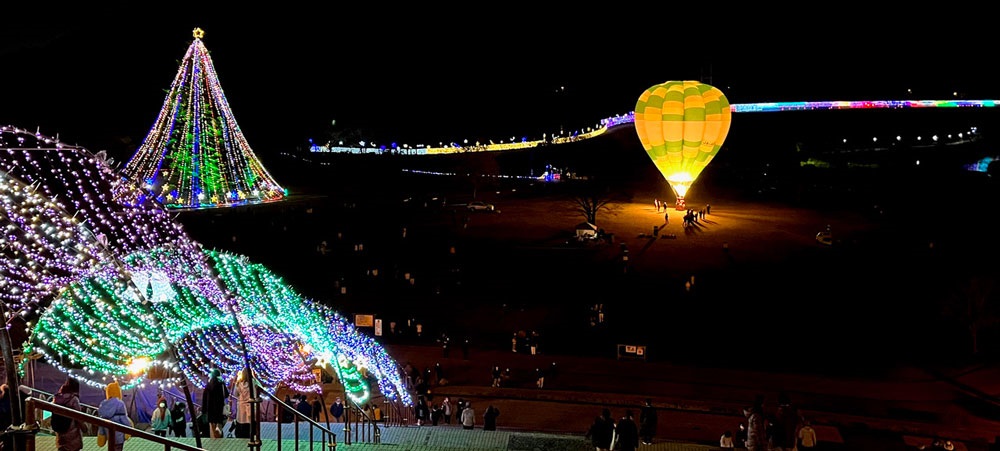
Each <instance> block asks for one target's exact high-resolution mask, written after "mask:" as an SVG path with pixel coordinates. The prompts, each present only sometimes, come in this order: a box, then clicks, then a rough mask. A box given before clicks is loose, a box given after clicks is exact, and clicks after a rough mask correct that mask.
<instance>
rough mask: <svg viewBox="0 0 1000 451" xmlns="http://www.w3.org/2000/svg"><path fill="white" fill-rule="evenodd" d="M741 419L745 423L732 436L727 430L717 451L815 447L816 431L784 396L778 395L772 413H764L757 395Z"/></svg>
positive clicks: (788, 398) (760, 450)
mask: <svg viewBox="0 0 1000 451" xmlns="http://www.w3.org/2000/svg"><path fill="white" fill-rule="evenodd" d="M743 415H744V416H745V417H746V420H747V421H746V422H741V423H740V424H739V426H738V429H737V432H736V433H735V434H734V433H733V432H732V431H728V430H727V431H725V432H724V433H723V434H722V436H721V437H719V447H720V448H739V449H746V450H748V451H785V450H792V449H796V450H801V451H808V450H811V449H815V448H816V446H817V444H818V439H817V436H816V430H815V429H813V427H812V425H811V423H810V422H809V420H808V419H806V418H805V417H803V416H802V414H801V413H800V412H799V410H798V408H797V407H795V406H794V405H793V404H792V401H791V398H790V397H789V396H788V395H787V394H786V393H781V394H779V395H778V407H777V409H776V410H775V411H774V412H767V411H765V409H764V396H763V395H758V396H757V397H756V398H755V399H754V402H753V404H752V405H751V406H750V407H747V408H745V409H743Z"/></svg>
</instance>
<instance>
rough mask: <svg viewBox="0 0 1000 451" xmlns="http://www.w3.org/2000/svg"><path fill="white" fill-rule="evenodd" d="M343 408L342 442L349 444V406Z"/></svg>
mask: <svg viewBox="0 0 1000 451" xmlns="http://www.w3.org/2000/svg"><path fill="white" fill-rule="evenodd" d="M346 407H347V408H346V409H344V444H345V445H350V444H351V406H350V405H347V406H346Z"/></svg>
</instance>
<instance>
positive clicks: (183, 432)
mask: <svg viewBox="0 0 1000 451" xmlns="http://www.w3.org/2000/svg"><path fill="white" fill-rule="evenodd" d="M185 407H187V404H184V403H183V402H175V403H174V407H173V408H172V409H170V418H171V419H172V420H173V423H172V424H171V425H170V428H171V429H173V431H174V437H187V416H186V415H185V413H184V408H185Z"/></svg>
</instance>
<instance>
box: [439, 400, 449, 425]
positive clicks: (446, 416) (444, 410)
mask: <svg viewBox="0 0 1000 451" xmlns="http://www.w3.org/2000/svg"><path fill="white" fill-rule="evenodd" d="M441 414H442V415H444V422H445V424H451V400H450V399H448V397H447V396H445V398H444V401H441Z"/></svg>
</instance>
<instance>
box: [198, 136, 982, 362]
mask: <svg viewBox="0 0 1000 451" xmlns="http://www.w3.org/2000/svg"><path fill="white" fill-rule="evenodd" d="M793 122H794V121H793ZM768 133H770V132H768ZM593 141H594V142H583V143H577V144H570V145H566V146H565V147H560V146H555V147H553V148H552V149H543V150H535V151H530V152H528V153H525V152H520V153H519V152H514V153H510V154H502V155H500V154H490V155H455V156H450V157H419V156H418V157H400V156H340V157H337V158H334V159H332V160H330V161H329V163H330V165H329V166H319V165H318V164H316V162H315V161H314V162H313V163H311V164H305V163H302V162H296V161H285V162H282V165H287V166H288V167H287V168H286V167H280V169H279V170H281V171H284V172H287V173H289V174H291V173H292V171H290V170H289V168H291V169H293V170H294V175H293V176H292V175H286V176H284V178H282V177H281V176H280V173H279V172H278V171H275V172H276V173H277V174H279V181H281V180H287V181H288V183H287V185H288V187H289V188H290V191H291V192H292V193H293V194H292V196H291V197H290V198H289V199H288V200H286V201H284V202H279V203H274V204H268V205H260V206H252V207H246V208H237V209H231V210H222V211H211V210H209V211H195V212H184V213H181V215H180V221H181V222H182V223H184V224H185V225H186V227H187V229H188V231H189V232H190V233H191V235H192V236H193V237H194V238H195V239H196V240H198V241H201V242H202V243H204V244H205V245H206V246H209V247H217V248H220V249H226V250H231V251H234V252H239V253H244V254H247V255H248V256H250V257H251V258H252V259H253V260H255V261H258V262H261V263H264V264H266V265H267V266H269V267H270V268H272V269H273V270H275V271H276V272H277V273H279V274H281V275H283V276H284V277H285V278H286V280H287V281H288V282H289V283H290V284H291V285H292V286H293V287H295V288H296V289H298V290H299V291H301V292H302V293H304V294H306V295H307V296H309V297H313V298H316V299H320V300H323V301H325V302H329V303H330V305H332V306H334V308H336V309H337V310H339V311H341V312H342V313H345V314H348V315H349V314H352V313H374V314H375V315H376V316H377V317H380V318H384V319H385V323H386V324H387V325H388V323H389V322H390V321H397V322H398V323H399V324H400V325H402V324H404V323H405V322H406V320H407V319H411V318H412V319H415V320H416V322H419V323H421V324H422V325H423V327H424V331H425V333H424V336H423V337H422V338H421V340H423V341H431V340H433V338H436V337H437V335H438V334H439V333H441V332H447V333H448V334H449V335H451V336H452V337H465V336H469V337H470V339H472V340H475V341H476V342H478V343H479V344H480V345H481V346H497V347H504V346H509V345H510V336H511V334H512V332H514V331H517V330H524V331H526V332H530V331H531V330H536V331H538V332H539V333H540V334H541V336H542V338H541V339H542V340H543V342H544V345H545V346H547V347H548V348H549V349H550V350H553V351H556V352H563V353H575V354H598V355H608V354H611V353H613V352H614V346H613V345H614V344H615V343H620V342H636V343H645V344H648V345H650V358H653V359H663V360H669V361H671V362H675V363H681V362H689V363H695V364H698V363H711V364H721V365H731V366H737V367H749V368H769V369H777V368H785V369H789V370H796V371H810V372H819V373H824V372H828V373H838V374H840V373H848V374H849V373H852V372H859V373H870V372H879V371H888V370H890V369H891V368H892V367H894V366H895V365H897V364H899V363H902V362H906V363H913V362H917V363H943V362H949V361H961V360H963V359H965V357H966V356H967V354H968V352H967V350H968V348H969V346H968V339H967V335H966V334H965V330H964V328H963V325H962V324H961V322H959V321H954V320H953V317H950V316H945V315H944V314H943V312H944V308H943V305H946V304H947V303H946V302H945V300H946V299H949V298H950V297H953V296H954V295H955V294H956V293H960V290H961V287H962V286H964V285H968V283H967V280H968V279H969V277H970V275H971V274H974V273H979V272H984V273H987V274H989V273H991V271H992V269H993V268H992V266H993V264H992V262H993V261H994V260H995V258H994V256H995V254H996V249H995V244H996V243H995V242H994V241H995V240H992V239H988V238H987V237H989V236H991V234H992V230H994V229H993V227H994V225H995V223H994V222H993V221H994V219H993V215H992V213H990V212H991V211H992V210H993V208H994V206H995V204H996V201H995V200H994V199H995V198H996V197H995V196H993V195H992V193H994V192H995V191H996V187H995V186H994V185H993V184H992V182H991V180H990V178H989V177H988V176H987V175H986V174H982V173H968V172H964V171H962V170H961V169H960V168H959V167H958V166H959V165H958V163H957V162H958V161H959V160H960V159H961V158H966V159H968V158H973V157H974V156H976V155H977V154H979V153H982V152H984V148H985V147H988V146H986V145H984V144H983V143H973V144H967V145H964V146H958V147H954V148H942V149H938V151H937V153H934V152H932V151H931V150H926V149H915V148H910V149H903V150H900V149H889V150H887V151H886V152H881V153H880V151H877V150H870V149H868V150H864V151H860V152H855V154H856V155H854V156H850V155H849V156H848V157H846V158H845V157H843V153H837V152H833V151H832V150H830V148H829V147H823V146H821V145H820V144H818V143H817V144H815V145H811V147H810V145H802V146H800V147H805V148H812V149H816V150H815V151H814V152H815V153H814V155H816V156H819V157H822V158H827V159H829V160H831V161H835V162H836V159H838V158H839V159H840V160H842V161H840V164H841V167H833V168H831V169H814V168H809V167H798V166H797V165H795V164H793V163H794V161H792V160H796V159H797V158H799V157H801V156H800V155H794V152H801V150H799V151H794V152H793V154H792V155H791V157H789V156H788V155H783V154H782V153H781V152H780V151H776V152H772V153H769V154H765V155H762V156H761V157H760V158H759V159H756V160H755V159H751V158H747V155H746V154H747V153H748V152H743V153H740V152H739V151H738V150H727V149H725V148H724V149H723V152H729V153H731V154H735V155H736V156H734V157H733V158H731V159H726V158H723V157H719V158H717V159H716V161H715V162H713V165H712V166H710V168H709V170H706V172H705V173H704V174H703V176H702V178H700V179H699V182H698V184H696V185H695V187H694V188H693V190H692V196H689V197H690V198H689V201H692V204H695V203H696V202H697V203H698V204H701V202H702V201H701V200H710V201H711V203H712V204H713V206H715V208H714V209H713V214H712V215H711V216H710V218H709V219H710V220H715V221H718V225H717V226H715V225H711V224H705V227H704V230H703V232H704V233H699V234H697V235H690V234H686V235H683V236H679V237H678V239H677V240H675V241H671V245H670V247H672V248H673V249H678V248H679V249H683V251H682V252H676V251H674V252H671V251H662V252H661V251H658V250H657V249H661V248H663V249H666V248H668V247H667V246H663V245H662V244H663V243H665V242H664V241H662V240H660V241H656V242H655V243H652V242H647V241H645V240H639V239H638V236H639V234H640V233H643V232H646V233H648V231H651V230H650V229H651V226H652V225H654V224H656V223H655V222H654V221H655V220H657V219H658V218H659V220H660V221H662V213H660V214H659V215H661V216H657V214H656V213H653V212H652V210H653V208H652V202H651V200H652V198H653V197H655V196H659V197H661V198H669V199H670V200H671V201H672V197H671V196H670V195H669V194H665V193H668V192H669V191H668V190H669V187H668V186H666V184H665V183H664V182H663V181H662V178H659V177H660V176H659V174H657V173H655V172H651V170H650V168H649V166H651V165H648V159H646V157H645V155H643V154H642V153H641V149H635V145H637V143H636V142H633V141H636V140H635V138H634V134H631V129H627V130H624V131H621V132H616V133H611V134H609V135H608V136H606V137H602V138H599V139H597V140H593ZM781 142H782V140H781V139H776V141H775V145H776V146H779V147H781V148H787V146H784V147H782V146H781V145H780V143H781ZM743 145H746V144H740V143H739V141H736V143H735V144H733V146H743ZM573 146H576V147H573ZM636 150H638V155H636ZM910 151H912V152H922V154H921V155H922V157H923V158H924V160H923V164H922V165H920V166H916V165H913V164H909V163H906V162H907V161H909V160H910V159H911V156H909V155H904V156H901V155H900V154H901V153H902V152H910ZM609 155H613V156H614V157H615V158H609V157H608V156H609ZM720 155H726V154H723V153H720ZM872 155H875V156H874V157H873V156H872ZM571 157H572V159H571ZM960 157H961V158H960ZM851 159H855V160H857V159H861V160H865V161H872V160H873V159H874V161H878V162H879V164H880V166H879V168H878V169H870V168H868V169H866V168H861V169H858V168H849V167H848V165H847V164H846V163H848V162H850V161H851ZM549 160H552V161H556V162H559V164H560V165H563V166H566V164H564V163H561V162H560V161H573V162H575V163H576V164H575V165H574V166H575V167H576V168H578V170H579V171H580V172H581V173H589V174H596V177H595V178H596V179H598V180H600V181H601V182H602V183H607V184H608V185H609V186H612V187H614V190H615V192H617V193H620V194H623V195H624V196H623V200H622V201H621V202H620V203H619V204H618V207H616V208H618V209H619V212H618V214H617V215H610V214H609V215H607V216H606V217H605V219H602V221H605V222H604V223H599V225H600V226H602V227H605V228H607V231H609V232H612V233H615V234H616V235H617V242H616V244H615V245H614V246H591V247H579V246H566V245H565V244H564V243H565V239H566V238H568V237H569V236H570V235H571V234H572V228H573V226H574V225H575V224H577V223H579V222H580V221H582V220H583V217H582V216H580V215H579V214H574V213H572V212H570V211H568V207H570V202H569V201H567V200H566V199H567V196H569V195H571V194H572V191H573V189H574V188H573V185H571V184H569V183H562V184H556V185H552V184H544V183H538V182H525V181H512V180H502V181H498V180H497V179H487V178H476V177H464V176H460V175H459V176H426V175H425V176H420V175H414V174H407V173H403V172H402V171H401V169H403V168H407V169H413V168H420V169H437V170H441V171H446V172H449V171H450V172H459V173H461V172H462V171H461V169H462V168H465V169H467V170H468V171H469V172H473V173H475V172H476V171H479V172H481V173H487V174H489V173H504V174H509V173H526V172H528V171H529V169H526V168H529V167H530V168H535V167H540V166H543V165H541V164H540V163H539V162H540V161H549ZM747 162H753V164H749V163H748V166H740V167H737V164H739V163H747ZM754 165H758V166H762V167H757V168H756V169H755V168H754ZM768 171H769V172H768ZM318 181H322V185H317V182H318ZM939 186H947V187H950V189H948V190H947V191H945V190H939V189H936V188H937V187H939ZM473 195H475V196H476V198H478V199H483V200H487V201H490V202H494V203H496V204H497V205H498V208H499V209H500V210H501V213H500V214H495V215H489V214H479V213H477V214H469V213H467V212H465V211H464V210H462V209H457V210H456V209H454V208H450V207H448V206H443V207H442V206H441V205H440V204H441V203H442V202H445V203H446V204H462V203H464V202H467V201H469V200H470V199H472V197H473ZM424 205H426V207H425V206H424ZM466 216H468V217H469V218H470V222H469V226H467V227H465V228H463V226H462V224H463V222H464V221H465V217H466ZM679 223H680V221H679V216H678V217H676V218H675V219H674V220H673V221H672V222H671V226H672V227H674V228H675V229H672V230H671V232H675V233H677V234H681V233H683V232H682V229H681V228H680V226H679ZM826 224H833V225H834V231H835V232H838V234H837V237H838V239H837V242H836V244H835V245H834V246H832V247H829V248H828V247H825V246H822V245H818V244H817V243H815V241H813V240H812V235H814V234H815V233H816V232H817V231H819V230H822V228H823V227H824V226H825V225H826ZM403 228H406V229H407V237H406V238H403V236H402V230H403ZM233 237H235V238H236V241H235V242H234V241H233ZM324 240H325V241H326V242H327V243H328V246H329V249H330V252H329V253H328V254H327V255H325V256H321V255H319V253H318V252H317V246H318V245H319V244H320V243H321V242H322V241H324ZM723 241H725V242H728V243H730V244H732V246H733V248H732V249H733V250H732V251H731V254H730V256H729V257H727V258H723V257H722V256H720V248H721V246H720V243H721V242H723ZM622 242H625V243H626V244H627V245H628V246H630V249H631V250H632V251H633V254H632V264H633V266H632V268H631V270H630V271H629V272H627V273H625V272H623V271H622V268H621V258H620V248H619V247H618V245H619V244H621V243H622ZM650 243H652V244H655V246H654V247H653V248H652V249H651V250H650V251H649V253H648V254H644V253H643V250H644V249H646V248H647V246H648V245H650ZM675 244H676V245H675ZM357 245H363V249H362V250H355V249H356V246H357ZM452 247H454V248H455V253H454V254H452V253H451V248H452ZM644 255H645V257H643V256H644ZM376 271H377V275H376ZM407 273H409V275H410V276H411V278H413V279H416V280H415V281H414V282H413V284H410V283H409V282H408V281H407V279H406V275H407ZM696 274H697V278H698V279H697V280H698V283H697V284H696V286H697V290H694V292H687V291H686V290H685V289H684V284H683V283H684V281H686V280H688V279H689V278H690V277H691V276H692V275H696ZM963 284H964V285H963ZM342 287H344V289H346V292H345V293H344V294H341V293H340V290H341V289H342ZM595 304H603V308H604V311H605V313H606V317H607V318H608V322H607V323H606V324H605V325H603V326H599V327H591V326H590V319H591V307H592V306H593V305H595ZM386 328H388V326H386ZM992 334H993V332H992V331H990V330H984V332H983V336H982V338H981V349H982V351H983V352H984V354H987V355H990V354H991V353H994V352H995V351H996V350H997V349H996V347H995V346H994V345H992V344H991V343H992V341H991V340H990V338H991V337H992ZM693 337H694V338H693ZM399 338H400V337H393V338H386V340H391V339H399Z"/></svg>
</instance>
